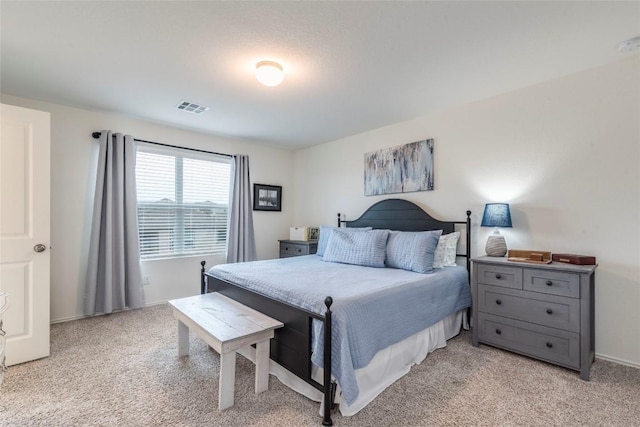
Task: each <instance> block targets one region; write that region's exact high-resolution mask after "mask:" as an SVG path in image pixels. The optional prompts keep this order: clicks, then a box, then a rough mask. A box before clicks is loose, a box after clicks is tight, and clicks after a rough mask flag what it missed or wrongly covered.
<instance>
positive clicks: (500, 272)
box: [477, 264, 522, 289]
mask: <svg viewBox="0 0 640 427" xmlns="http://www.w3.org/2000/svg"><path fill="white" fill-rule="evenodd" d="M477 269H478V271H477V273H478V283H484V284H486V285H494V286H502V287H505V288H513V289H522V268H519V267H507V266H503V265H492V264H479V265H478V266H477Z"/></svg>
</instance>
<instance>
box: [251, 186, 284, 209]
mask: <svg viewBox="0 0 640 427" xmlns="http://www.w3.org/2000/svg"><path fill="white" fill-rule="evenodd" d="M253 210H254V211H278V212H279V211H281V210H282V187H281V186H279V185H266V184H253Z"/></svg>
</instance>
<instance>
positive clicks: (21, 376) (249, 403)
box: [0, 305, 640, 426]
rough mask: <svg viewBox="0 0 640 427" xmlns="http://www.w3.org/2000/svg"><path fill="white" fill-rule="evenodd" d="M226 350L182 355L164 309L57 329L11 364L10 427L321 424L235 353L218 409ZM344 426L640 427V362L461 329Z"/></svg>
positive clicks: (3, 412) (4, 407) (5, 407)
mask: <svg viewBox="0 0 640 427" xmlns="http://www.w3.org/2000/svg"><path fill="white" fill-rule="evenodd" d="M218 363H219V356H218V354H217V353H215V352H214V351H212V350H210V349H209V348H208V347H207V346H206V345H205V344H204V342H202V341H201V340H199V339H197V338H195V337H194V336H193V335H191V354H190V355H189V356H188V357H183V358H179V357H178V356H177V322H176V321H175V320H174V319H173V317H172V315H171V310H170V308H169V307H168V306H167V305H159V306H154V307H148V308H144V309H141V310H134V311H127V312H122V313H117V314H112V315H108V316H101V317H95V318H89V319H82V320H76V321H72V322H66V323H61V324H55V325H52V326H51V356H50V357H49V358H46V359H42V360H37V361H34V362H29V363H25V364H22V365H17V366H12V367H10V368H9V370H8V371H7V373H6V376H5V382H4V384H3V385H2V387H1V388H0V425H3V426H205V425H206V426H319V425H321V421H322V419H321V417H320V416H319V414H318V410H319V404H318V403H315V402H312V401H310V400H308V399H307V398H305V397H303V396H301V395H299V394H297V393H295V392H293V391H291V390H290V389H288V388H287V387H285V386H284V385H282V384H281V383H280V382H279V381H278V380H277V379H276V378H275V377H273V376H271V377H270V379H269V390H268V391H266V392H264V393H261V394H258V395H256V394H255V393H254V390H253V387H254V377H253V375H254V372H255V370H254V366H253V364H252V363H251V362H249V361H248V360H246V359H244V358H243V357H242V356H238V358H237V367H236V393H235V405H234V406H233V407H231V408H229V409H227V410H225V411H222V412H219V411H218V408H217V402H218V366H219V365H218ZM333 420H334V424H335V425H337V426H374V425H375V426H640V370H639V369H635V368H631V367H627V366H623V365H619V364H615V363H612V362H607V361H603V360H597V361H596V363H595V364H594V365H593V368H592V370H591V381H589V382H587V381H582V380H580V378H579V374H578V373H577V372H574V371H571V370H567V369H563V368H560V367H556V366H553V365H549V364H546V363H543V362H539V361H536V360H532V359H529V358H526V357H522V356H518V355H515V354H512V353H509V352H505V351H501V350H498V349H494V348H491V347H488V346H484V345H483V346H480V347H479V348H475V347H473V346H472V345H471V335H470V333H469V332H463V333H461V334H460V335H459V336H458V337H456V338H454V339H452V340H450V341H449V343H448V346H447V347H446V348H444V349H440V350H436V351H435V352H434V353H432V354H431V355H429V356H428V357H427V359H426V360H425V361H424V362H422V363H421V364H420V365H417V366H415V367H413V369H412V370H411V372H410V373H409V374H408V375H406V376H405V377H403V378H401V379H400V380H399V381H397V382H396V383H395V384H393V385H392V386H391V387H390V388H388V389H387V390H386V391H385V392H383V393H382V394H381V395H380V396H378V398H377V399H376V400H375V401H374V402H372V403H371V404H370V405H369V406H367V407H366V408H365V409H364V410H362V411H361V412H359V413H358V414H356V415H355V416H352V417H343V416H341V415H340V414H339V412H336V413H334V414H333Z"/></svg>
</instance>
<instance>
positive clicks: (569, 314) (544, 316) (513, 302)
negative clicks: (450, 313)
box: [478, 284, 580, 332]
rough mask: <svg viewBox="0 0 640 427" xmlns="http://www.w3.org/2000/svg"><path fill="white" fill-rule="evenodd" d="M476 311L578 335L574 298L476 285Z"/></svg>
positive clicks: (577, 301)
mask: <svg viewBox="0 0 640 427" xmlns="http://www.w3.org/2000/svg"><path fill="white" fill-rule="evenodd" d="M478 310H479V311H481V312H484V313H488V314H494V315H497V316H504V317H508V318H511V319H516V320H523V321H525V322H531V323H536V324H539V325H544V326H549V327H551V328H558V329H564V330H567V331H571V332H580V300H577V299H574V298H567V297H560V296H555V295H544V294H540V293H535V292H527V291H520V290H514V289H507V288H501V287H498V286H489V285H483V284H479V285H478Z"/></svg>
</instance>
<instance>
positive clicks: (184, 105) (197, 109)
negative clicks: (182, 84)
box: [176, 101, 209, 114]
mask: <svg viewBox="0 0 640 427" xmlns="http://www.w3.org/2000/svg"><path fill="white" fill-rule="evenodd" d="M176 108H177V109H178V110H182V111H187V112H189V113H193V114H202V113H204V112H205V111H207V110H208V109H209V107H205V106H204V105H198V104H194V103H193V102H187V101H181V102H180V104H178V105H176Z"/></svg>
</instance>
